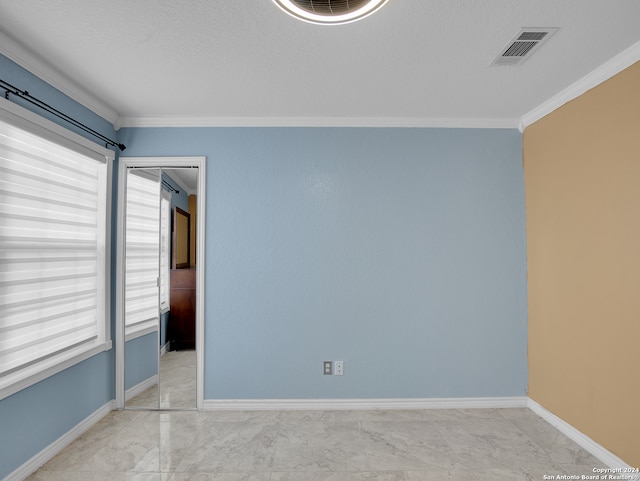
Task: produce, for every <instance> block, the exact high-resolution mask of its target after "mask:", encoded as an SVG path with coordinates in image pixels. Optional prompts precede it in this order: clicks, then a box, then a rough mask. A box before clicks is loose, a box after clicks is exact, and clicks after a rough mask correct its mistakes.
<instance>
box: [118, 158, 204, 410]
mask: <svg viewBox="0 0 640 481" xmlns="http://www.w3.org/2000/svg"><path fill="white" fill-rule="evenodd" d="M119 164H120V165H119V168H118V238H117V255H116V407H117V409H123V408H124V391H125V389H124V342H125V340H124V282H123V280H124V228H125V218H124V214H125V207H124V204H125V190H126V189H125V185H126V175H127V168H129V167H149V168H152V167H156V168H160V167H161V168H166V169H168V168H172V167H197V168H198V194H197V195H198V198H197V209H198V210H197V217H196V259H197V267H196V409H202V407H203V404H204V299H205V295H204V271H205V265H206V264H205V255H204V254H205V218H206V212H205V205H206V202H205V195H206V177H207V176H206V170H205V168H206V157H120V159H119ZM159 348H160V346H158V349H159Z"/></svg>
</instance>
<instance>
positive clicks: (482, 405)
mask: <svg viewBox="0 0 640 481" xmlns="http://www.w3.org/2000/svg"><path fill="white" fill-rule="evenodd" d="M527 403H528V398H526V397H482V398H406V399H205V400H204V402H203V406H202V408H203V409H204V410H216V411H277V410H287V411H296V410H308V411H314V410H323V411H331V410H376V409H389V410H392V409H497V408H525V407H527Z"/></svg>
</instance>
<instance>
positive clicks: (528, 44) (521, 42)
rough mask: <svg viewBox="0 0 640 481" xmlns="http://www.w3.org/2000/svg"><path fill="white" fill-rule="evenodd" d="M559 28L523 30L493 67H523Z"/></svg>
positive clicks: (497, 58) (503, 51)
mask: <svg viewBox="0 0 640 481" xmlns="http://www.w3.org/2000/svg"><path fill="white" fill-rule="evenodd" d="M556 31H558V29H557V28H523V29H521V30H520V31H519V32H518V33H517V34H516V36H515V37H513V39H512V40H511V41H510V42H509V43H508V44H507V46H506V47H505V48H504V49H502V52H501V53H500V55H498V56H497V57H496V58H495V59H494V61H493V62H491V65H521V64H522V63H523V62H524V61H525V60H527V59H528V58H529V57H531V55H533V52H535V51H536V50H538V49H539V48H540V46H541V45H542V44H543V43H544V42H546V41H547V40H549V38H550V37H551V36H552V35H553V34H554V33H555V32H556Z"/></svg>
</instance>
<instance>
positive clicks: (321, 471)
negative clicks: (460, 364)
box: [28, 409, 604, 481]
mask: <svg viewBox="0 0 640 481" xmlns="http://www.w3.org/2000/svg"><path fill="white" fill-rule="evenodd" d="M594 467H604V465H603V464H602V463H601V462H600V461H598V460H597V459H596V458H594V457H593V456H591V455H590V454H589V453H587V452H586V451H584V450H583V449H581V448H580V447H579V446H578V445H576V444H575V443H574V442H573V441H571V440H569V439H568V438H567V437H566V436H564V435H563V434H562V433H560V432H559V431H557V430H556V429H555V428H553V427H552V426H551V425H549V424H547V423H546V422H545V421H544V420H543V419H541V418H540V417H538V416H537V415H536V414H534V413H533V412H531V411H529V410H528V409H477V410H439V409H438V410H435V409H434V410H411V411H114V412H112V413H110V414H109V415H108V416H106V417H105V418H104V419H102V420H101V421H100V422H99V423H98V424H96V425H95V426H94V427H93V428H91V429H90V430H89V431H87V432H86V433H85V434H84V435H83V436H81V437H80V438H79V439H77V440H76V441H75V442H74V443H73V444H71V445H70V446H68V447H67V448H66V449H65V450H63V451H62V452H61V453H60V454H58V455H57V456H56V457H55V458H53V459H52V460H50V461H49V462H48V463H46V464H45V465H44V466H43V467H42V468H41V469H40V470H39V471H38V472H36V473H35V474H33V475H32V476H31V477H29V478H28V480H30V481H107V480H108V481H113V480H115V481H431V480H434V481H441V480H483V481H486V480H496V481H500V480H542V479H544V475H554V476H557V475H559V474H565V475H567V474H568V475H582V474H592V473H593V468H594Z"/></svg>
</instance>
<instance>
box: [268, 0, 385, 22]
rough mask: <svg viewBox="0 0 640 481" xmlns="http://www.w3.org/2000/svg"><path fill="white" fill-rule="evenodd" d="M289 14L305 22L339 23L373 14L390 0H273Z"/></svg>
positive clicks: (353, 20)
mask: <svg viewBox="0 0 640 481" xmlns="http://www.w3.org/2000/svg"><path fill="white" fill-rule="evenodd" d="M273 1H274V2H275V4H276V5H278V6H279V7H280V8H281V9H282V10H284V11H285V12H286V13H288V14H289V15H291V16H293V17H295V18H297V19H300V20H304V21H305V22H310V23H317V24H321V25H339V24H343V23H350V22H355V21H356V20H360V19H363V18H364V17H367V16H369V15H371V14H372V13H373V12H375V11H376V10H378V9H379V8H380V7H382V6H383V5H384V4H385V3H387V1H388V0H273Z"/></svg>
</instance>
